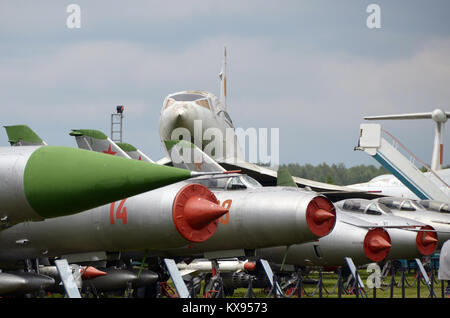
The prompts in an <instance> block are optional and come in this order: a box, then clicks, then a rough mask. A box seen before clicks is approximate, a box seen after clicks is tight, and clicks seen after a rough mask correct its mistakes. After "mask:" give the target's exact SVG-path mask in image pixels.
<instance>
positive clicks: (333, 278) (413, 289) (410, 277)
mask: <svg viewBox="0 0 450 318" xmlns="http://www.w3.org/2000/svg"><path fill="white" fill-rule="evenodd" d="M359 275H360V276H361V280H362V282H363V284H364V285H365V292H366V296H367V298H373V297H374V294H373V289H371V288H368V286H367V278H368V276H369V274H368V273H365V272H364V271H361V272H360V273H359ZM415 275H416V274H415V273H409V274H408V273H405V278H406V282H407V283H406V282H405V292H404V293H405V296H404V297H405V298H418V294H417V281H415V280H416V277H415ZM394 277H395V284H394V289H393V294H392V297H393V298H402V288H401V273H400V272H399V273H397V274H396V275H395V276H394ZM307 278H308V279H310V280H317V281H318V279H319V273H318V272H312V273H310V274H309V275H308V277H307ZM322 278H323V279H322V281H323V286H324V288H323V290H322V297H323V298H337V297H338V294H337V284H336V283H337V280H338V275H337V274H336V273H332V272H323V273H322ZM390 281H391V276H388V277H387V278H385V280H384V281H383V282H382V284H381V286H380V288H376V298H391V288H390ZM436 281H437V280H435V282H434V286H433V291H434V293H435V294H436V296H437V297H438V298H441V297H442V295H441V281H437V283H436ZM408 283H409V285H411V286H408ZM317 286H318V285H317V284H304V286H303V289H304V290H305V291H306V294H305V293H303V294H302V297H305V298H319V290H318V288H317ZM420 287H421V288H420V298H428V297H429V295H430V291H429V289H428V287H427V286H426V285H425V282H424V281H423V280H422V281H421V283H420ZM445 287H446V284H445V285H444V288H445ZM333 291H334V292H333ZM246 292H247V289H244V288H240V289H236V290H235V292H234V294H233V297H238V298H239V297H245V295H246ZM328 293H330V294H328ZM267 295H268V291H267V290H262V289H254V297H255V298H262V297H266V296H267ZM272 297H273V296H272ZM295 297H297V296H295ZM341 297H342V298H356V295H355V294H348V295H347V294H345V293H344V292H342V295H341Z"/></svg>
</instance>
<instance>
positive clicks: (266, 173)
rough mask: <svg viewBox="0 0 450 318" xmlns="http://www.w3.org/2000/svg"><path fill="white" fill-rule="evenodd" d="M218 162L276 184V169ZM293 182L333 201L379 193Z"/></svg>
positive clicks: (249, 164) (372, 197)
mask: <svg viewBox="0 0 450 318" xmlns="http://www.w3.org/2000/svg"><path fill="white" fill-rule="evenodd" d="M218 163H219V164H220V165H221V166H222V167H224V168H225V169H226V170H241V171H242V172H241V173H242V174H246V175H248V176H250V177H252V178H253V179H255V180H257V181H258V182H259V183H261V184H262V185H263V186H276V185H277V171H275V170H272V169H269V168H266V167H261V166H258V165H256V164H254V163H250V162H246V161H242V160H239V159H237V160H236V159H232V160H226V161H220V160H219V161H218ZM292 178H293V179H294V182H295V183H296V184H297V186H298V187H300V188H305V187H309V188H310V189H311V190H313V191H315V192H319V193H321V194H323V195H325V196H326V197H328V199H330V200H331V201H333V202H337V201H340V200H344V199H348V198H361V199H369V200H371V199H375V198H379V197H380V196H381V195H379V194H377V193H370V192H364V191H359V190H355V189H352V188H348V187H344V186H339V185H334V184H328V183H323V182H318V181H313V180H308V179H304V178H300V177H294V176H293V177H292Z"/></svg>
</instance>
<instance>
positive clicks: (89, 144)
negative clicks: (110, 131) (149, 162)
mask: <svg viewBox="0 0 450 318" xmlns="http://www.w3.org/2000/svg"><path fill="white" fill-rule="evenodd" d="M69 135H70V136H73V137H75V140H76V142H77V144H78V148H81V149H86V150H91V151H96V152H103V153H105V154H109V155H113V156H119V157H124V158H128V159H131V157H130V156H129V155H128V154H127V153H126V152H125V151H123V150H122V149H121V148H120V147H119V146H117V144H116V143H115V142H114V141H112V140H111V139H110V138H109V137H108V136H106V135H105V134H104V133H103V132H101V131H99V130H94V129H72V131H71V132H70V133H69Z"/></svg>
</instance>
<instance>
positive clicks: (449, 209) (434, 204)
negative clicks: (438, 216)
mask: <svg viewBox="0 0 450 318" xmlns="http://www.w3.org/2000/svg"><path fill="white" fill-rule="evenodd" d="M420 204H421V205H422V206H423V207H425V209H427V210H431V211H436V212H442V213H450V205H449V204H448V203H445V202H440V201H435V200H421V201H420Z"/></svg>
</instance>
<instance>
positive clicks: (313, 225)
mask: <svg viewBox="0 0 450 318" xmlns="http://www.w3.org/2000/svg"><path fill="white" fill-rule="evenodd" d="M306 222H307V224H308V227H309V229H310V230H311V232H313V233H314V234H315V235H317V236H319V237H322V236H325V235H327V234H329V233H330V232H331V230H332V229H333V228H334V225H335V223H336V210H335V209H334V205H333V203H331V201H329V200H328V199H327V198H325V197H315V198H314V199H312V200H311V202H310V203H309V204H308V207H307V208H306Z"/></svg>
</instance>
